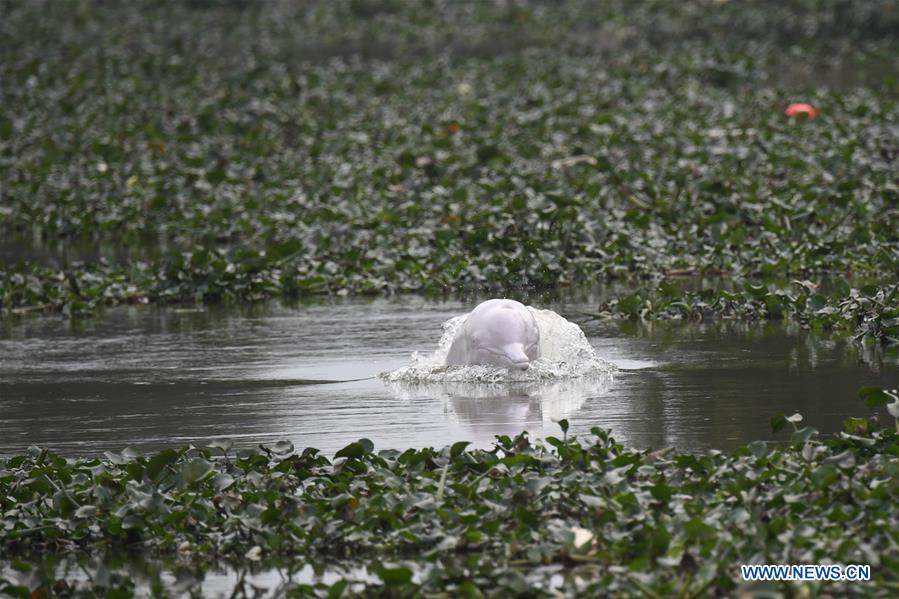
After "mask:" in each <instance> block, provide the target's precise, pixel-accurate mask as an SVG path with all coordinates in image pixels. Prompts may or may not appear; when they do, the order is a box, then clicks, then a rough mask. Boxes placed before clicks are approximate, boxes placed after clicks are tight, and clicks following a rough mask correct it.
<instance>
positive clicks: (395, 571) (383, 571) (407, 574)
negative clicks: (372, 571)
mask: <svg viewBox="0 0 899 599" xmlns="http://www.w3.org/2000/svg"><path fill="white" fill-rule="evenodd" d="M377 573H378V577H379V578H380V579H381V580H383V581H384V584H386V585H387V586H389V587H397V586H403V585H407V584H409V583H410V582H412V570H410V569H409V568H406V567H405V566H399V567H396V568H389V567H381V568H378V570H377Z"/></svg>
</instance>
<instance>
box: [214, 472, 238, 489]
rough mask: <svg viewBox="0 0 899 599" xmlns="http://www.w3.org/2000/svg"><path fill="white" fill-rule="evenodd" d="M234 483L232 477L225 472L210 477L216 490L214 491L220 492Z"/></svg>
mask: <svg viewBox="0 0 899 599" xmlns="http://www.w3.org/2000/svg"><path fill="white" fill-rule="evenodd" d="M233 484H234V477H233V476H231V475H230V474H227V473H225V472H220V473H219V474H216V475H215V477H214V478H213V479H212V487H213V488H214V489H215V490H216V492H218V493H221V492H222V491H224V490H225V489H227V488H228V487H230V486H231V485H233Z"/></svg>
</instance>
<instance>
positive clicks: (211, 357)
mask: <svg viewBox="0 0 899 599" xmlns="http://www.w3.org/2000/svg"><path fill="white" fill-rule="evenodd" d="M596 301H597V298H596V297H595V296H593V295H590V294H587V295H586V296H583V297H579V298H576V299H573V300H557V301H555V302H550V303H545V302H540V301H539V299H534V298H532V299H531V300H529V303H532V304H535V305H539V306H540V307H544V308H551V309H554V310H556V311H557V312H559V313H560V314H562V315H563V316H565V317H566V318H568V319H569V320H572V321H574V322H577V323H578V324H580V325H581V326H582V328H583V329H584V330H585V332H586V333H587V335H588V338H589V339H590V341H591V343H592V345H593V346H594V347H595V348H596V350H597V351H598V353H599V354H600V355H601V356H603V357H604V358H606V359H608V360H610V361H612V362H614V363H616V364H618V365H619V366H620V367H621V369H622V370H621V371H620V372H619V373H617V374H616V375H615V376H614V378H613V380H612V381H611V382H609V383H608V384H604V385H602V386H592V387H587V388H578V387H573V388H567V387H563V388H562V389H561V390H557V391H556V393H555V399H549V398H547V397H546V394H543V395H541V394H539V393H538V394H531V395H528V394H523V395H513V396H508V397H494V398H488V399H484V398H481V399H474V398H470V397H466V396H464V395H458V394H457V395H453V394H452V393H449V394H447V393H441V392H439V390H437V391H435V390H433V389H428V390H425V391H421V390H417V391H415V392H407V391H404V390H402V389H400V390H397V389H396V388H394V387H390V386H388V385H385V383H383V382H382V381H381V380H380V379H378V378H376V375H377V374H378V373H380V372H383V371H386V370H392V369H395V368H398V367H401V366H404V365H406V364H408V362H409V355H410V353H411V352H412V351H420V352H430V351H433V349H434V348H435V347H436V344H437V340H438V338H439V335H440V325H441V323H442V322H443V321H445V320H446V319H447V318H449V317H451V316H454V315H458V314H460V313H463V312H465V311H467V310H469V309H470V308H471V306H472V305H473V304H474V302H467V303H462V302H458V301H446V302H440V301H427V300H424V299H421V298H415V297H400V298H392V299H378V300H375V301H364V300H347V301H337V302H333V303H324V304H318V305H307V306H300V307H294V308H290V307H283V306H280V305H277V304H270V305H266V306H263V307H259V308H254V309H249V310H208V311H194V310H184V309H180V310H179V309H159V308H152V307H127V308H120V309H114V310H108V311H107V312H106V315H105V316H104V317H103V318H100V319H96V320H94V321H88V322H85V323H82V324H72V323H69V322H66V321H64V320H62V319H61V318H59V317H58V316H50V317H39V318H28V319H24V320H22V321H19V322H12V323H10V322H7V323H6V324H5V325H4V326H3V327H2V328H0V454H10V453H15V452H20V451H22V450H23V449H24V448H25V447H27V446H29V445H33V444H37V445H42V446H48V447H50V448H51V449H53V450H55V451H58V452H62V453H64V454H67V455H82V454H96V453H99V452H102V451H106V450H115V451H118V450H121V449H122V448H124V447H125V446H128V445H131V446H135V447H138V448H141V449H144V450H148V451H150V450H153V449H155V448H159V447H162V446H170V445H173V444H176V445H180V444H186V443H188V442H193V443H198V444H202V443H204V442H208V441H209V440H211V439H216V438H221V437H230V438H233V439H235V441H236V442H237V443H238V444H243V445H251V444H256V443H265V442H272V441H274V440H277V439H290V440H291V441H293V442H294V444H296V445H298V446H301V447H302V446H314V447H319V448H321V449H323V450H325V451H328V452H331V451H334V450H336V449H339V448H340V447H342V446H344V445H346V444H347V443H349V442H350V441H354V440H356V439H359V438H360V437H368V438H370V439H372V440H373V441H374V442H375V445H376V447H382V448H383V447H396V448H402V447H409V446H426V445H437V446H440V445H444V444H447V443H450V442H453V441H457V440H462V439H465V440H471V441H474V442H475V443H477V444H478V445H481V446H484V445H489V443H490V442H491V441H492V439H493V437H494V435H496V434H514V433H517V432H520V431H521V430H527V431H529V432H530V433H531V434H532V436H540V435H544V434H558V431H559V429H558V426H557V424H555V422H554V420H557V419H558V418H562V417H564V418H568V419H569V420H570V421H571V423H572V431H573V432H575V433H578V432H586V431H588V430H589V429H590V428H591V427H593V426H600V427H603V428H610V429H612V432H613V435H615V437H616V438H617V439H619V440H620V441H623V442H625V443H627V444H630V445H634V446H637V447H661V446H671V445H673V446H675V447H677V448H679V449H682V450H702V449H706V448H720V449H730V448H733V447H735V446H738V445H741V444H744V443H746V442H748V441H751V440H754V439H759V438H771V435H770V430H769V426H768V419H769V417H770V416H772V415H773V414H775V413H778V412H784V413H786V414H787V415H789V414H792V413H793V412H796V411H798V412H800V413H802V414H803V416H804V417H805V422H806V423H807V424H810V425H812V426H815V427H816V428H818V429H820V430H822V431H835V430H838V429H839V427H840V424H841V422H842V420H843V419H844V418H846V417H847V416H859V415H868V414H869V411H868V409H867V408H866V407H865V406H864V405H863V404H862V403H861V402H860V401H859V400H858V399H856V392H857V389H858V387H860V386H861V385H880V386H884V387H891V388H892V387H896V386H899V357H897V354H896V353H892V354H884V353H883V352H882V351H881V350H875V349H864V348H860V347H857V346H855V345H854V344H852V343H851V342H846V341H829V340H826V339H822V338H820V337H817V336H814V335H811V334H809V333H808V332H803V331H801V330H798V329H796V330H791V329H788V328H785V327H784V326H783V325H781V324H746V323H732V322H718V323H713V324H682V323H655V324H652V325H637V324H634V323H618V322H608V321H606V322H600V321H595V320H590V318H589V317H588V316H587V315H586V314H587V313H589V312H590V311H591V310H593V309H594V308H595V306H596ZM347 379H363V380H358V381H354V382H347V383H338V384H307V383H309V382H311V381H319V380H347ZM549 395H552V394H549Z"/></svg>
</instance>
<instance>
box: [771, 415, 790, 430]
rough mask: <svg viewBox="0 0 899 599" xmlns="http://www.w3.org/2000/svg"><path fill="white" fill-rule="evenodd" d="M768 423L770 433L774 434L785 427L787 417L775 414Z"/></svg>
mask: <svg viewBox="0 0 899 599" xmlns="http://www.w3.org/2000/svg"><path fill="white" fill-rule="evenodd" d="M768 422H769V423H770V424H771V432H772V433H776V432H778V431H780V430H781V429H782V428H783V427H784V426H786V424H787V417H786V416H784V414H783V413H780V414H775V415H774V416H772V417H771V420H769V421H768Z"/></svg>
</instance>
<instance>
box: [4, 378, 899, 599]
mask: <svg viewBox="0 0 899 599" xmlns="http://www.w3.org/2000/svg"><path fill="white" fill-rule="evenodd" d="M860 395H861V396H862V397H863V398H864V399H865V401H866V402H867V403H868V405H871V406H878V405H881V404H885V403H891V402H892V403H893V404H895V403H896V402H895V401H894V400H895V392H887V391H884V390H881V389H873V388H866V389H863V390H862V391H861V392H860ZM896 414H897V416H899V411H897V412H896ZM788 423H789V424H790V425H791V426H792V428H793V432H792V433H791V434H790V437H789V441H787V442H786V443H784V444H770V443H765V442H762V441H756V442H753V443H750V444H749V445H747V446H745V447H742V448H740V449H737V450H736V451H734V452H733V453H731V454H725V453H723V452H720V451H709V452H707V453H705V454H683V453H678V452H676V451H674V450H673V449H672V448H666V449H661V450H656V451H649V450H646V451H638V450H634V449H629V448H626V447H623V446H622V445H621V444H619V443H617V442H616V441H615V439H614V438H613V437H611V436H610V434H609V432H608V431H605V430H602V429H601V428H594V429H592V434H591V435H588V436H585V437H574V436H569V435H568V434H567V431H568V422H567V421H561V422H560V426H561V429H562V436H561V437H547V438H546V440H545V442H533V441H531V440H530V439H529V438H528V436H527V434H526V433H522V434H521V435H518V436H516V437H514V438H513V437H508V436H499V437H497V440H496V443H495V445H494V447H493V448H492V449H490V450H478V449H476V450H471V449H468V448H467V447H466V446H467V443H465V442H460V443H455V444H453V445H451V446H448V447H444V448H442V449H433V448H426V449H408V450H406V451H397V450H380V451H375V449H374V447H373V446H372V444H371V442H369V441H368V440H366V439H362V440H360V441H358V442H355V443H351V444H349V445H348V446H346V447H344V448H343V449H341V450H340V451H338V452H337V453H336V454H335V456H334V457H333V458H328V457H327V456H324V455H322V454H321V453H319V452H318V451H316V450H315V449H311V448H306V449H302V450H299V449H297V448H295V447H294V446H293V445H292V444H290V443H289V442H279V443H276V444H273V445H267V446H260V447H259V448H257V449H240V450H235V449H234V448H233V447H232V445H231V443H230V442H225V441H223V442H217V443H214V444H212V445H211V446H210V447H193V446H190V447H185V448H181V449H166V450H163V451H161V452H159V453H157V454H155V455H150V456H143V455H141V454H140V453H139V452H137V451H135V450H133V449H126V450H124V451H122V452H121V453H107V454H106V455H105V457H102V458H63V457H61V456H58V455H55V454H53V453H52V452H50V451H48V450H46V449H41V448H38V447H34V448H30V449H29V450H28V451H27V452H25V453H24V454H22V455H18V456H12V457H6V458H2V459H0V513H2V515H3V521H2V529H0V546H2V548H3V554H4V556H6V557H5V559H6V560H13V559H18V560H19V561H13V562H9V561H7V563H12V565H13V566H14V567H15V569H17V570H18V571H19V574H18V575H15V576H13V575H10V574H3V575H2V578H0V591H2V592H5V593H10V594H19V595H23V596H28V594H29V593H31V592H32V591H34V590H35V588H36V586H40V585H47V586H44V587H42V588H43V589H44V591H46V592H47V593H49V590H48V589H49V588H52V584H54V583H55V581H41V580H39V579H33V578H30V576H32V575H33V574H35V572H37V570H35V569H33V568H32V566H30V565H29V563H28V559H27V558H28V556H29V555H35V554H39V553H42V552H48V551H52V552H59V551H66V552H71V551H75V550H82V551H87V552H89V553H91V554H97V553H100V554H102V553H104V552H115V551H121V550H126V549H131V550H139V551H141V552H143V553H144V554H145V555H149V556H164V555H178V556H179V559H181V560H182V561H184V562H190V561H194V562H196V563H205V562H208V561H209V560H214V559H225V558H229V557H230V558H231V559H238V560H250V561H259V560H265V559H268V558H271V557H273V556H290V557H292V559H295V560H299V561H303V560H308V561H313V562H315V561H322V560H334V561H340V560H354V561H355V562H357V563H363V564H367V568H368V571H369V572H371V573H374V575H373V576H374V579H373V580H369V581H367V582H366V581H359V580H353V579H352V576H350V575H348V577H347V578H341V579H340V580H339V581H337V582H334V583H332V584H330V585H327V584H324V583H315V584H311V585H305V586H302V585H301V586H298V587H297V588H295V589H294V590H293V592H295V594H297V595H301V594H313V595H319V596H340V595H341V594H343V593H350V592H354V593H358V592H362V591H363V590H365V592H367V593H369V592H370V593H386V594H389V593H391V592H392V593H396V594H402V595H408V594H413V593H423V594H431V593H449V594H460V595H469V596H480V595H498V594H503V595H508V594H532V595H538V596H539V595H551V594H553V593H556V592H562V593H565V594H584V593H586V594H599V595H605V596H622V595H633V596H637V595H640V596H643V595H649V596H658V597H663V596H673V595H676V596H700V595H706V594H711V595H722V594H729V595H732V594H734V593H738V592H740V591H742V590H748V589H750V588H753V589H756V590H759V589H760V588H769V589H771V588H773V587H759V586H757V585H750V584H749V583H743V582H742V581H741V580H740V578H739V568H738V566H739V565H740V564H751V563H841V564H869V565H870V566H871V568H872V580H871V581H870V582H867V583H855V585H856V586H851V583H846V582H816V583H799V582H793V583H782V584H781V585H779V586H778V587H777V588H779V589H783V590H786V591H787V592H789V593H800V594H801V593H839V594H842V593H844V592H850V591H851V592H854V593H861V594H868V595H872V596H889V595H891V594H894V593H895V591H896V589H897V584H899V583H897V580H899V560H897V559H896V555H897V553H896V551H895V550H894V549H895V547H896V542H897V538H896V530H899V504H897V503H896V502H895V496H896V494H897V492H899V432H897V430H896V428H894V427H893V426H892V425H891V426H890V427H883V426H881V425H880V424H878V423H877V422H876V419H861V418H853V419H849V420H847V422H846V428H845V430H844V431H843V432H841V433H840V434H838V435H836V436H833V437H831V438H822V437H821V436H820V435H819V434H818V433H817V432H816V431H815V430H813V429H811V428H808V427H806V428H800V426H799V424H800V423H801V417H800V416H799V415H794V416H791V417H790V418H784V417H782V416H780V417H776V418H774V419H772V426H773V427H774V428H775V429H779V428H782V427H783V426H784V425H785V424H788ZM23 581H24V583H25V584H22V582H23ZM104 584H108V585H113V582H106V583H95V585H94V590H96V591H103V588H104ZM119 584H122V583H121V581H119ZM41 592H43V591H41Z"/></svg>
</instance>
